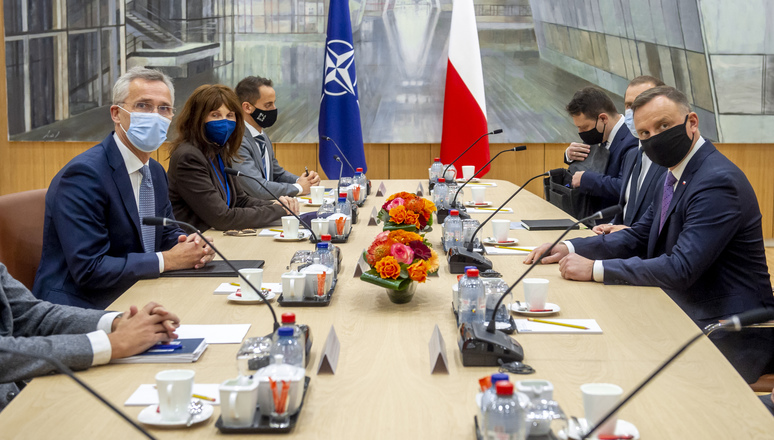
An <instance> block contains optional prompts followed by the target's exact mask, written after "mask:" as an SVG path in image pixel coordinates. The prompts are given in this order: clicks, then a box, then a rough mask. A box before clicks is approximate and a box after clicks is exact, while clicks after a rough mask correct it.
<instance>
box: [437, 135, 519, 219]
mask: <svg viewBox="0 0 774 440" xmlns="http://www.w3.org/2000/svg"><path fill="white" fill-rule="evenodd" d="M526 149H527V146H526V145H521V146H518V147H513V148H508V149H506V150H503V151H501V152H499V153H497V154H495V157H493V158H491V159H489V162H487V163H485V164H484V166H482V167H481V168H479V169H478V171H476V173H475V174H473V176H472V177H471V178H470V179H468V180H466V181H465V183H463V184H462V185H460V187H459V188H457V192H456V193H454V198H453V199H452V202H451V205H450V206H451V207H452V208H451V209H456V208H455V205H456V204H457V196H458V195H459V194H460V191H462V188H464V187H465V185H467V184H468V183H470V181H471V180H473V179H475V178H476V176H478V175H479V173H481V172H482V171H484V169H485V168H486V167H487V166H488V165H489V164H490V163H492V162H493V161H494V160H495V159H497V156H499V155H501V154H503V153H507V152H509V151H524V150H526Z"/></svg>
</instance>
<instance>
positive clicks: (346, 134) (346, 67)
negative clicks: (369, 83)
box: [317, 0, 366, 179]
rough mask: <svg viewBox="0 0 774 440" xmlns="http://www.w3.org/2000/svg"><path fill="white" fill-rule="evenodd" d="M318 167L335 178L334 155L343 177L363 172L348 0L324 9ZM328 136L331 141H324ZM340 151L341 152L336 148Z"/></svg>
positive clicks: (363, 164)
mask: <svg viewBox="0 0 774 440" xmlns="http://www.w3.org/2000/svg"><path fill="white" fill-rule="evenodd" d="M317 128H318V132H319V135H320V164H321V165H322V168H323V171H325V174H326V175H327V176H328V178H329V179H337V178H338V176H339V169H340V167H341V164H339V163H338V162H337V161H336V159H334V158H333V156H334V155H337V156H340V157H341V156H342V155H343V156H344V157H342V158H341V160H342V162H343V163H344V174H343V175H344V176H352V175H354V174H355V171H354V170H353V169H351V168H350V167H349V165H348V164H347V160H349V162H350V163H351V164H352V166H353V167H354V168H363V171H366V162H365V152H364V151H363V131H362V129H361V127H360V103H359V102H358V94H357V73H356V72H355V48H354V46H353V45H352V22H351V21H350V18H349V0H331V2H330V6H329V9H328V37H327V39H326V40H325V64H324V67H323V81H322V96H321V97H320V120H319V122H318V124H317ZM326 137H328V138H330V139H331V140H326V139H325V138H326ZM336 144H338V147H339V148H341V152H339V150H338V149H337V148H336Z"/></svg>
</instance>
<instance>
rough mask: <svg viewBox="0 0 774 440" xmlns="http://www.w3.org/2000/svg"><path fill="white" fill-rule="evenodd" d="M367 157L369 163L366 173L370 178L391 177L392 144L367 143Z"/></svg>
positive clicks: (365, 146)
mask: <svg viewBox="0 0 774 440" xmlns="http://www.w3.org/2000/svg"><path fill="white" fill-rule="evenodd" d="M363 147H364V148H365V157H366V163H367V164H368V171H367V172H366V175H367V176H368V178H369V179H372V180H373V179H389V178H390V145H389V144H365V145H364V146H363Z"/></svg>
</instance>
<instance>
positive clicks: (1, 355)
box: [0, 263, 180, 410]
mask: <svg viewBox="0 0 774 440" xmlns="http://www.w3.org/2000/svg"><path fill="white" fill-rule="evenodd" d="M0 310H2V313H0V365H2V366H3V367H2V368H0V410H2V409H3V408H4V407H5V406H6V405H8V402H10V401H11V399H13V398H14V397H15V396H16V395H17V394H18V393H19V390H20V388H22V387H23V386H24V381H27V380H29V379H31V378H33V377H37V376H42V375H44V374H48V373H50V372H52V371H54V367H53V366H52V365H51V364H49V363H48V362H45V361H42V360H37V359H34V358H30V357H27V356H23V355H18V354H14V353H8V352H4V351H3V350H2V349H3V348H6V349H11V350H16V351H20V352H22V353H29V354H32V355H36V354H37V355H45V356H48V357H51V358H54V359H56V360H58V361H60V362H61V363H63V364H64V365H66V366H67V367H69V368H71V369H74V370H83V369H86V368H89V367H92V366H96V365H102V364H107V363H108V362H110V360H111V359H119V358H122V357H126V356H132V355H135V354H137V353H141V352H143V351H145V350H147V349H148V348H150V347H151V346H152V345H153V344H155V343H157V342H161V341H167V340H170V339H175V338H176V337H177V335H176V334H175V333H174V332H175V329H176V328H177V327H178V325H179V324H180V319H179V318H178V317H177V316H176V315H174V314H172V313H169V312H168V311H167V310H166V309H164V307H162V306H161V305H159V304H156V303H153V302H151V303H148V304H147V305H146V306H145V307H143V308H142V309H137V307H135V306H131V307H130V309H129V310H128V311H127V312H125V313H123V314H119V313H115V312H103V311H96V310H87V309H82V308H80V307H68V306H63V305H57V304H51V303H49V302H46V301H41V300H39V299H37V298H35V297H34V296H32V294H31V293H30V291H29V290H27V288H25V287H24V285H22V283H20V282H18V281H16V280H15V279H13V278H12V277H11V275H9V274H8V271H7V270H6V268H5V265H3V264H2V263H0Z"/></svg>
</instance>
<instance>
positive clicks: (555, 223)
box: [521, 218, 580, 231]
mask: <svg viewBox="0 0 774 440" xmlns="http://www.w3.org/2000/svg"><path fill="white" fill-rule="evenodd" d="M521 224H522V225H524V227H525V228H527V229H528V230H530V231H564V230H565V229H567V228H569V227H570V226H572V229H580V226H578V225H575V222H574V221H572V220H571V219H569V218H558V219H546V220H522V221H521ZM573 225H574V226H573Z"/></svg>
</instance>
